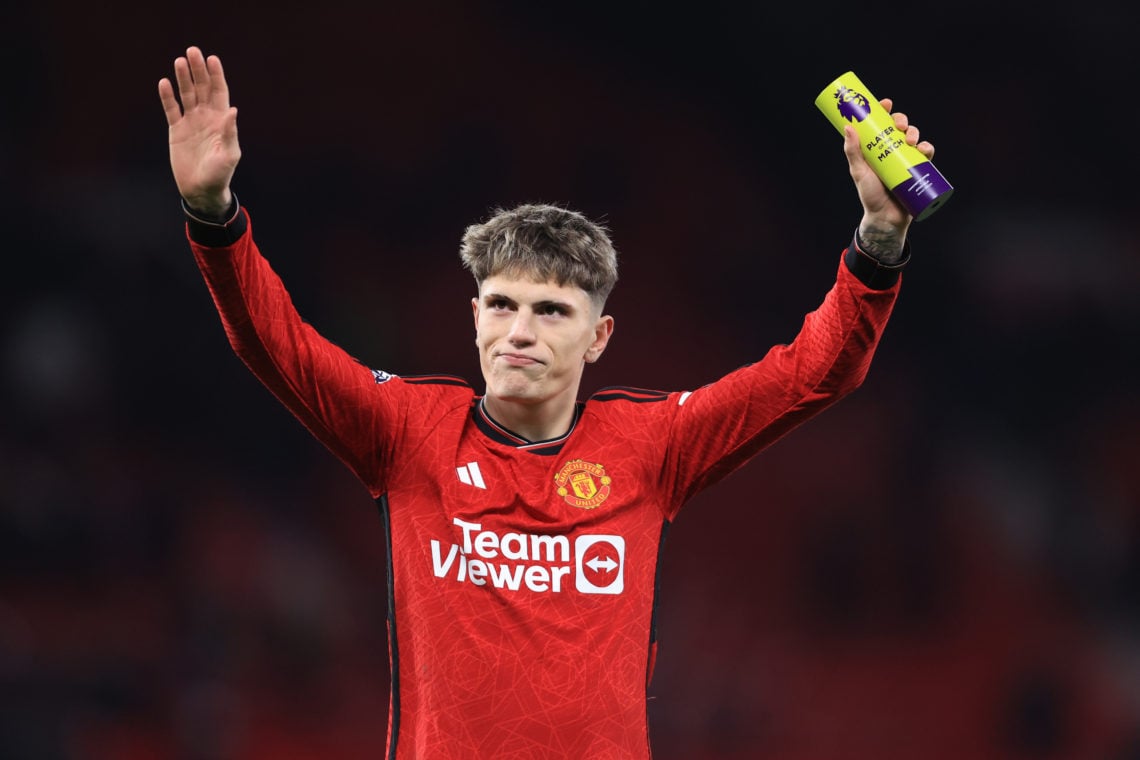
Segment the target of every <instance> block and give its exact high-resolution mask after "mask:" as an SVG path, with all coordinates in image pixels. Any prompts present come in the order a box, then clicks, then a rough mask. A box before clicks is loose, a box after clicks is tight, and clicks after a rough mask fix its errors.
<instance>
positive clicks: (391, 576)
mask: <svg viewBox="0 0 1140 760" xmlns="http://www.w3.org/2000/svg"><path fill="white" fill-rule="evenodd" d="M241 222H242V225H241V228H240V237H237V239H236V242H232V244H228V245H224V246H221V247H207V246H204V245H201V244H200V243H198V242H195V241H194V237H193V235H192V239H191V242H192V246H193V249H194V252H195V255H196V258H197V260H198V263H199V266H200V267H201V269H202V272H203V273H204V275H205V277H206V281H207V283H208V285H209V287H210V290H211V293H212V294H213V296H214V299H215V302H216V304H217V306H218V309H219V311H220V313H221V316H222V320H223V323H224V325H225V328H226V332H227V334H228V336H229V338H230V340H231V343H232V345H233V347H234V349H235V350H236V351H237V353H238V354H239V355H240V356H241V357H242V359H243V360H244V361H245V362H246V363H247V364H248V365H249V367H250V368H251V369H252V370H253V372H254V373H256V375H257V376H258V377H259V378H260V379H261V381H262V382H263V383H264V384H265V385H266V386H268V387H269V388H270V390H272V391H273V392H274V393H275V394H276V395H277V396H278V398H280V399H281V401H282V402H284V404H285V405H286V406H287V407H288V408H289V409H290V410H291V411H292V412H293V413H294V414H295V415H296V416H297V417H298V418H299V419H300V420H301V421H302V422H303V423H304V424H305V425H306V426H307V427H308V428H309V429H310V430H311V431H312V432H313V433H314V434H315V435H316V436H317V437H318V438H319V439H320V440H321V441H323V442H324V443H325V444H326V445H327V446H328V447H329V448H330V449H331V450H332V451H333V452H334V453H335V454H336V455H337V456H338V457H340V458H341V459H342V460H343V461H344V462H345V463H346V464H347V465H348V466H349V467H350V468H351V469H352V470H353V472H355V473H356V475H357V476H358V477H359V478H360V479H361V481H363V483H364V484H365V485H366V486H367V488H368V489H369V491H370V492H371V494H372V495H373V497H374V498H376V499H377V501H378V503H379V504H380V506H381V511H382V514H383V516H384V520H385V527H386V534H387V537H388V547H387V549H388V562H389V565H388V568H389V571H388V594H389V599H388V601H389V620H388V623H389V647H390V655H391V666H392V687H391V688H392V693H391V702H390V710H389V727H388V731H389V735H388V745H389V752H388V756H389V757H390V758H433V759H434V758H465V759H466V758H496V759H497V760H505V759H507V758H623V759H627V758H647V757H649V740H648V726H647V720H646V687H647V684H648V680H649V678H650V676H651V672H652V667H653V658H654V654H655V647H656V644H655V634H654V608H655V603H656V593H657V589H656V582H657V573H658V560H659V554H660V551H661V546H662V539H663V537H664V534H665V531H666V530H667V528H668V526H669V524H670V522H671V521H672V519H673V518H674V517H675V515H676V514H677V511H678V510H679V509H680V508H681V505H682V504H683V503H684V502H685V501H686V500H687V499H688V498H689V497H691V496H692V495H693V494H694V493H696V492H697V491H698V490H700V489H701V488H703V487H704V486H707V485H709V484H711V483H713V482H715V481H716V480H718V479H719V478H721V477H723V476H724V475H726V474H728V473H729V472H731V471H732V470H733V469H735V468H736V467H738V466H740V465H741V464H743V463H744V462H745V461H746V460H747V459H748V458H749V457H751V456H752V455H753V454H755V453H756V452H757V451H759V450H760V449H761V448H762V447H764V446H765V445H767V444H769V443H771V442H772V441H774V440H775V439H776V438H778V437H779V436H781V435H783V434H784V433H786V432H787V431H788V430H790V429H791V428H792V427H794V426H795V425H797V424H799V423H800V422H802V421H803V420H805V419H806V418H808V417H809V416H811V415H812V414H815V413H816V412H818V411H819V410H820V409H822V408H824V407H825V406H827V405H828V404H830V403H831V402H833V401H835V400H836V399H837V398H839V397H840V396H842V395H843V394H845V393H847V392H849V391H851V390H853V389H854V388H855V387H857V386H858V385H859V383H860V382H861V381H862V379H863V377H864V375H865V374H866V370H867V367H868V364H869V362H870V359H871V354H872V353H873V351H874V348H875V346H876V344H877V343H878V340H879V336H880V334H881V332H882V329H883V327H884V325H885V323H886V320H887V317H888V315H889V313H890V310H891V307H892V305H893V303H894V300H895V295H896V292H897V284H893V285H891V286H890V287H888V288H886V289H883V290H874V289H871V288H869V287H867V286H866V285H864V284H863V282H862V281H861V280H860V279H859V278H857V277H856V276H854V275H853V274H852V272H851V271H850V269H849V265H848V264H843V263H841V264H840V266H839V272H838V278H837V281H836V284H835V286H834V287H833V288H832V289H831V290H830V292H829V293H828V294H827V297H826V298H825V300H824V302H823V304H822V305H821V306H820V307H819V308H818V309H817V310H816V311H814V312H812V313H810V314H809V315H808V316H807V317H806V319H805V322H804V326H803V328H802V330H801V332H800V334H799V335H798V337H797V338H796V339H795V341H794V342H793V343H791V344H790V345H785V346H777V347H775V348H773V349H772V350H771V351H769V353H768V354H767V356H765V357H764V359H763V360H761V361H759V362H757V363H755V364H752V365H749V366H746V367H743V368H741V369H739V370H736V371H735V372H733V373H731V374H729V375H727V376H725V377H724V378H722V379H721V380H718V381H717V382H715V383H712V384H710V385H707V386H704V387H702V388H698V389H696V390H694V391H692V392H673V393H666V392H659V391H647V390H637V389H630V388H609V389H605V390H602V391H600V392H598V393H596V394H594V395H593V396H591V397H590V398H589V399H588V400H586V401H585V402H584V403H580V404H579V405H578V407H577V415H576V418H575V422H574V425H573V426H572V428H571V430H570V431H569V432H568V433H567V434H566V435H564V436H562V437H561V438H558V439H557V440H551V441H541V442H531V441H526V440H523V439H521V438H519V437H517V436H515V435H513V434H512V433H511V432H510V431H509V430H506V429H505V428H503V427H502V426H501V425H499V424H497V423H496V422H495V421H494V420H493V419H491V418H490V417H489V416H488V415H487V414H486V412H485V410H484V409H483V406H482V403H481V398H480V396H478V395H477V394H476V392H475V391H474V390H473V389H472V388H471V387H470V386H469V385H468V384H467V383H466V382H464V381H463V380H461V379H459V378H455V377H450V376H446V375H438V376H420V377H398V376H395V375H392V374H388V373H387V372H383V371H379V370H371V369H369V368H367V367H365V366H363V365H361V364H360V363H358V362H357V361H355V360H354V359H353V358H352V357H350V356H349V355H347V354H346V353H345V352H344V351H342V350H341V349H339V348H338V347H337V346H335V345H334V344H332V343H330V342H328V341H326V340H325V339H323V338H322V337H320V336H319V335H318V334H317V333H316V332H315V331H314V330H313V329H312V328H311V327H310V326H309V325H307V324H306V323H304V322H303V321H302V320H301V319H300V317H299V316H298V315H297V313H296V310H295V309H294V308H293V305H292V303H291V301H290V298H289V296H288V293H287V292H286V290H285V288H284V287H283V286H282V284H281V282H280V281H279V279H278V278H277V276H276V275H275V274H274V273H273V272H272V270H271V269H270V268H269V265H268V264H267V263H266V261H265V260H264V259H263V258H262V257H261V255H260V254H259V253H258V251H257V248H256V245H255V244H254V242H253V240H252V237H251V235H250V232H249V230H248V222H247V220H246V219H245V218H244V217H243V218H242V219H241ZM212 242H216V241H212ZM849 261H850V259H849ZM896 279H897V278H896Z"/></svg>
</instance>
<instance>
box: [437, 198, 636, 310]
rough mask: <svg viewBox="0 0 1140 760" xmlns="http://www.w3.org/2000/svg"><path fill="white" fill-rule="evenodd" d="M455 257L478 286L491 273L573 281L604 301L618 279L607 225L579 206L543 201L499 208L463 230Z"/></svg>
mask: <svg viewBox="0 0 1140 760" xmlns="http://www.w3.org/2000/svg"><path fill="white" fill-rule="evenodd" d="M459 257H460V258H461V259H462V260H463V266H465V267H466V268H467V269H468V270H469V271H470V272H471V274H473V275H474V276H475V282H476V283H478V284H479V285H480V286H481V285H482V284H483V280H485V279H487V278H488V277H493V276H495V275H500V274H505V275H508V276H511V277H527V278H530V279H534V280H537V281H540V282H544V281H547V280H552V281H554V282H557V283H558V284H559V285H567V284H570V285H575V286H577V287H579V288H581V289H582V290H584V291H586V293H588V294H589V295H590V298H591V299H592V300H593V301H594V302H595V303H597V304H599V305H601V304H604V303H605V301H606V298H607V297H608V296H609V294H610V291H611V290H613V287H614V284H615V283H617V278H618V272H617V251H616V250H615V249H614V246H613V243H612V242H611V241H610V237H609V234H608V230H607V229H606V228H605V227H604V226H602V225H601V224H598V223H596V222H592V221H590V220H589V219H587V218H586V217H585V216H583V215H582V214H580V213H578V212H577V211H570V210H568V209H564V208H559V207H558V206H549V205H545V204H524V205H522V206H516V207H515V208H513V209H509V210H504V209H501V208H497V209H495V210H494V211H493V212H492V215H491V217H490V218H488V219H487V221H485V222H482V223H481V224H473V225H471V226H470V227H468V228H467V230H466V232H464V233H463V242H462V244H461V245H460V247H459Z"/></svg>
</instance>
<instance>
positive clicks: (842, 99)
mask: <svg viewBox="0 0 1140 760" xmlns="http://www.w3.org/2000/svg"><path fill="white" fill-rule="evenodd" d="M835 99H836V100H837V101H839V102H838V103H837V104H836V107H837V108H838V109H839V115H840V116H842V117H843V118H844V119H846V120H847V121H853V122H856V123H858V122H860V121H863V119H866V118H867V117H868V116H870V115H871V102H870V101H869V100H867V96H866V95H864V94H862V93H860V92H856V91H855V90H852V89H851V88H850V87H844V86H843V85H840V86H839V89H838V90H836V91H835Z"/></svg>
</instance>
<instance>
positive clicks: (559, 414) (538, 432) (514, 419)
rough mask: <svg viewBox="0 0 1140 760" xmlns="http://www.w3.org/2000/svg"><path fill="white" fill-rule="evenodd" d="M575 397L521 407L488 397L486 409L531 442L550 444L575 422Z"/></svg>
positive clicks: (511, 402)
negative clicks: (550, 441)
mask: <svg viewBox="0 0 1140 760" xmlns="http://www.w3.org/2000/svg"><path fill="white" fill-rule="evenodd" d="M575 403H576V402H575V398H574V397H573V396H569V397H568V398H567V400H566V401H562V400H559V401H558V402H557V403H555V402H554V401H549V402H546V403H542V404H522V403H519V402H517V401H511V400H509V399H503V398H498V397H495V396H491V395H487V396H484V397H483V406H484V408H485V409H486V410H487V414H489V415H491V417H493V418H494V419H495V421H496V422H498V423H499V424H500V425H502V426H503V427H505V428H507V429H508V430H510V431H511V432H512V433H514V434H515V435H517V436H521V437H523V438H525V439H526V440H528V441H549V440H550V439H552V438H558V437H559V436H563V435H565V434H566V433H568V432H569V431H570V426H571V425H572V424H573V423H574V407H575Z"/></svg>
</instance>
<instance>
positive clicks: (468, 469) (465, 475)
mask: <svg viewBox="0 0 1140 760" xmlns="http://www.w3.org/2000/svg"><path fill="white" fill-rule="evenodd" d="M455 472H456V474H457V475H459V480H460V482H462V483H464V484H466V485H469V486H475V487H476V488H482V489H483V490H484V491H485V490H487V484H486V483H484V482H483V473H481V472H479V463H478V462H468V463H467V464H465V465H463V466H462V467H456V468H455Z"/></svg>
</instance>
